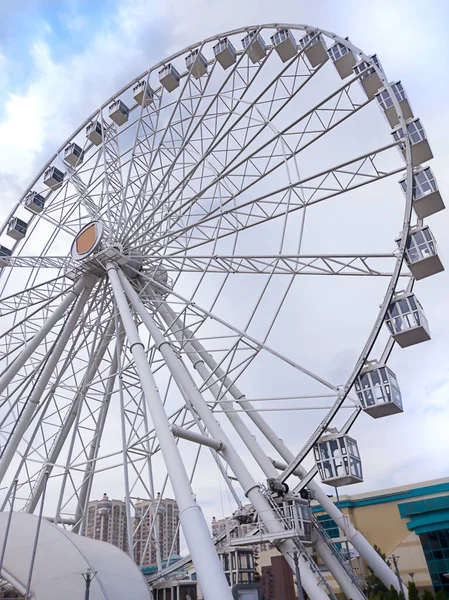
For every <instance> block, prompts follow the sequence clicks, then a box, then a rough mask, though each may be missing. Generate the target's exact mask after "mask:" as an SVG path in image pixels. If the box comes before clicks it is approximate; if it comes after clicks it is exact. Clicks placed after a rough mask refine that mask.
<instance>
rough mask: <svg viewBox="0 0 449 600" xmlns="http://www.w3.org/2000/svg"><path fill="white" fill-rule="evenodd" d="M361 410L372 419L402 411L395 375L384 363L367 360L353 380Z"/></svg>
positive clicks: (399, 391)
mask: <svg viewBox="0 0 449 600" xmlns="http://www.w3.org/2000/svg"><path fill="white" fill-rule="evenodd" d="M355 391H356V392H357V396H358V398H359V400H360V404H361V405H362V408H363V411H364V412H366V413H367V414H368V415H370V416H371V417H373V418H374V419H378V418H380V417H387V416H389V415H395V414H397V413H401V412H403V408H402V396H401V390H400V389H399V384H398V381H397V379H396V375H395V374H394V373H393V371H392V370H391V369H389V368H388V367H387V366H386V365H384V364H380V363H378V362H377V361H372V362H368V363H367V364H366V365H365V366H364V367H363V369H362V370H361V371H360V375H359V376H358V377H357V379H356V381H355Z"/></svg>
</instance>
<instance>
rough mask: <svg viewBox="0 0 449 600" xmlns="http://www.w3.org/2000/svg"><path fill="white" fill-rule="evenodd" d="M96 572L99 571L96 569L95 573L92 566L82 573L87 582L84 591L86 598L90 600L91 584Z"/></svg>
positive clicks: (85, 599)
mask: <svg viewBox="0 0 449 600" xmlns="http://www.w3.org/2000/svg"><path fill="white" fill-rule="evenodd" d="M96 574H97V572H96V571H95V573H94V572H93V571H92V569H91V568H90V567H89V568H88V569H87V571H86V572H85V573H82V576H83V579H84V581H85V582H86V589H85V592H84V600H89V596H90V584H91V583H92V579H94V577H95V575H96Z"/></svg>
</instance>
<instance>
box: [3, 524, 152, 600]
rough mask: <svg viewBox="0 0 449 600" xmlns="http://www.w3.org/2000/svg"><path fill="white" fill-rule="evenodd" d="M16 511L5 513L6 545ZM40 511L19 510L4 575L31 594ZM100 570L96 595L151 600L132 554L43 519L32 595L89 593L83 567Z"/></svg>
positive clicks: (94, 598) (55, 599)
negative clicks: (38, 512)
mask: <svg viewBox="0 0 449 600" xmlns="http://www.w3.org/2000/svg"><path fill="white" fill-rule="evenodd" d="M9 514H10V513H6V512H3V513H0V544H1V545H2V546H3V543H4V539H5V532H6V529H7V523H8V517H9ZM37 525H38V517H36V516H35V515H32V514H29V513H13V515H12V519H11V526H10V530H9V534H8V540H7V544H6V552H5V558H4V561H3V566H2V571H1V575H2V577H3V578H4V579H6V580H7V581H8V582H9V583H11V585H13V586H14V587H15V588H16V589H17V591H18V592H19V593H21V594H25V592H26V586H27V581H28V576H29V572H30V564H31V557H32V552H33V545H34V540H35V537H36V528H37ZM88 569H90V570H91V571H93V572H94V573H96V575H95V577H94V579H93V580H92V582H91V586H90V600H123V599H124V598H133V600H150V598H151V595H150V591H149V588H148V586H147V584H146V582H145V579H144V577H143V575H142V573H141V572H140V569H139V568H138V567H137V565H136V564H134V562H133V561H132V560H131V559H130V557H129V556H128V555H127V554H125V553H124V552H122V551H121V550H119V549H118V548H116V547H115V546H113V545H112V544H108V543H106V542H100V541H97V540H91V539H89V538H86V537H82V536H80V535H76V534H74V533H70V532H68V531H65V530H64V529H61V528H60V527H56V526H55V525H53V524H52V523H50V522H48V521H46V520H45V519H42V522H41V528H40V533H39V541H38V546H37V552H36V559H35V562H34V567H33V576H32V580H31V589H30V597H31V598H33V600H34V599H35V600H61V598H64V600H75V599H76V600H79V598H82V597H83V594H84V589H85V581H84V579H83V573H86V572H87V570H88Z"/></svg>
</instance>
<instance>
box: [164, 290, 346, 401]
mask: <svg viewBox="0 0 449 600" xmlns="http://www.w3.org/2000/svg"><path fill="white" fill-rule="evenodd" d="M160 287H161V288H162V289H164V287H165V286H163V285H160ZM166 291H167V292H169V293H171V294H172V295H173V297H175V298H176V299H177V301H181V302H182V303H183V305H184V307H185V309H187V308H188V309H190V310H191V311H192V312H193V313H194V314H200V315H204V316H206V317H208V318H210V319H212V320H213V321H215V322H217V323H219V324H221V325H223V326H224V327H225V328H227V329H228V330H230V331H233V332H234V333H235V334H237V335H238V336H239V337H241V338H242V339H245V340H246V341H247V342H249V343H250V344H253V345H254V347H255V348H258V349H262V350H265V351H267V352H268V353H269V354H271V355H273V356H275V357H276V358H279V359H280V360H282V361H283V362H285V363H287V364H289V365H290V366H291V367H293V368H294V369H296V370H298V371H300V372H302V373H304V374H305V375H308V376H309V377H311V378H312V379H315V381H318V382H319V383H321V384H323V385H324V386H326V387H328V388H330V389H332V390H334V391H336V390H337V388H336V387H335V386H334V385H332V384H331V383H329V382H327V381H326V380H325V379H323V378H322V377H320V376H319V375H316V374H314V373H312V372H311V371H309V370H308V369H306V368H304V367H302V366H301V365H299V364H297V363H295V361H293V360H292V359H290V358H288V357H287V356H284V355H283V354H282V353H280V352H278V351H277V350H274V349H273V348H271V347H269V346H268V345H267V344H266V343H264V342H261V341H260V340H257V339H256V338H254V337H253V336H251V335H250V334H248V333H247V332H245V331H242V330H240V329H239V328H238V327H235V326H234V325H232V324H231V323H229V322H227V321H226V320H224V319H222V318H221V317H219V316H218V315H217V314H215V313H212V312H211V311H208V310H207V309H205V308H202V307H201V306H200V305H199V304H198V303H196V302H192V301H190V300H189V299H188V298H185V297H184V296H182V295H181V294H179V293H177V292H175V291H174V290H170V289H168V288H166ZM165 302H166V301H165V300H162V299H161V300H155V303H156V304H157V305H158V306H163V305H164V303H165Z"/></svg>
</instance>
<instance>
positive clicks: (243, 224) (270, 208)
mask: <svg viewBox="0 0 449 600" xmlns="http://www.w3.org/2000/svg"><path fill="white" fill-rule="evenodd" d="M396 146H397V144H389V145H388V146H384V147H381V148H378V149H376V150H374V151H373V152H370V153H369V154H366V155H364V156H360V157H357V158H356V159H353V160H351V161H347V162H345V163H342V164H340V165H338V166H336V167H333V168H331V169H327V170H326V171H323V172H321V173H318V174H316V175H311V176H310V177H305V178H304V179H299V180H297V181H295V182H293V183H291V184H288V185H286V186H283V187H281V188H278V189H276V190H273V191H272V192H268V193H264V194H262V195H260V196H257V197H256V198H254V199H252V200H247V201H244V202H242V203H241V204H235V201H236V199H237V196H240V194H238V195H237V196H235V197H234V198H233V199H232V201H233V202H234V206H232V207H230V208H225V207H224V206H223V204H222V206H221V207H220V208H219V209H215V210H213V211H212V212H211V213H210V214H209V215H207V216H206V217H203V218H202V219H198V221H197V222H196V223H193V224H192V225H190V226H186V227H183V228H181V229H179V230H176V231H175V232H171V236H172V237H174V235H176V236H178V237H180V238H182V237H183V236H185V235H186V234H187V233H189V232H192V231H193V232H194V233H195V237H194V238H192V239H193V243H191V244H190V245H189V248H188V249H189V250H191V249H193V248H196V247H198V246H201V245H204V244H207V243H209V242H211V241H215V240H216V239H221V238H223V237H226V236H229V235H232V234H235V232H237V231H244V230H245V229H248V228H250V227H254V226H256V225H259V224H262V223H265V222H267V221H270V220H272V219H275V218H277V217H280V216H285V215H286V214H290V213H293V212H296V211H298V210H303V209H304V208H305V207H306V206H312V205H314V204H318V203H320V202H323V201H325V200H330V199H332V198H335V197H338V196H341V195H343V194H345V193H347V192H351V191H353V190H356V189H358V188H360V187H363V186H366V185H369V184H371V183H375V182H377V181H380V180H382V179H385V178H387V177H391V176H392V175H396V174H398V173H401V172H402V171H403V169H404V167H403V166H402V165H398V166H397V167H396V168H393V169H390V170H388V171H386V170H384V169H383V168H382V166H381V161H382V159H384V158H385V156H386V155H387V154H388V155H391V152H392V150H394V149H395V148H396ZM395 157H396V153H395ZM396 158H397V157H396ZM230 202H231V200H228V203H230ZM166 238H168V234H166V235H162V236H160V237H155V238H153V244H158V243H161V242H162V241H165V239H166ZM135 248H136V250H137V251H139V249H140V248H141V247H140V246H139V245H137V246H136V247H135ZM180 250H181V251H182V250H184V251H185V248H183V246H182V245H181V248H180Z"/></svg>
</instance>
